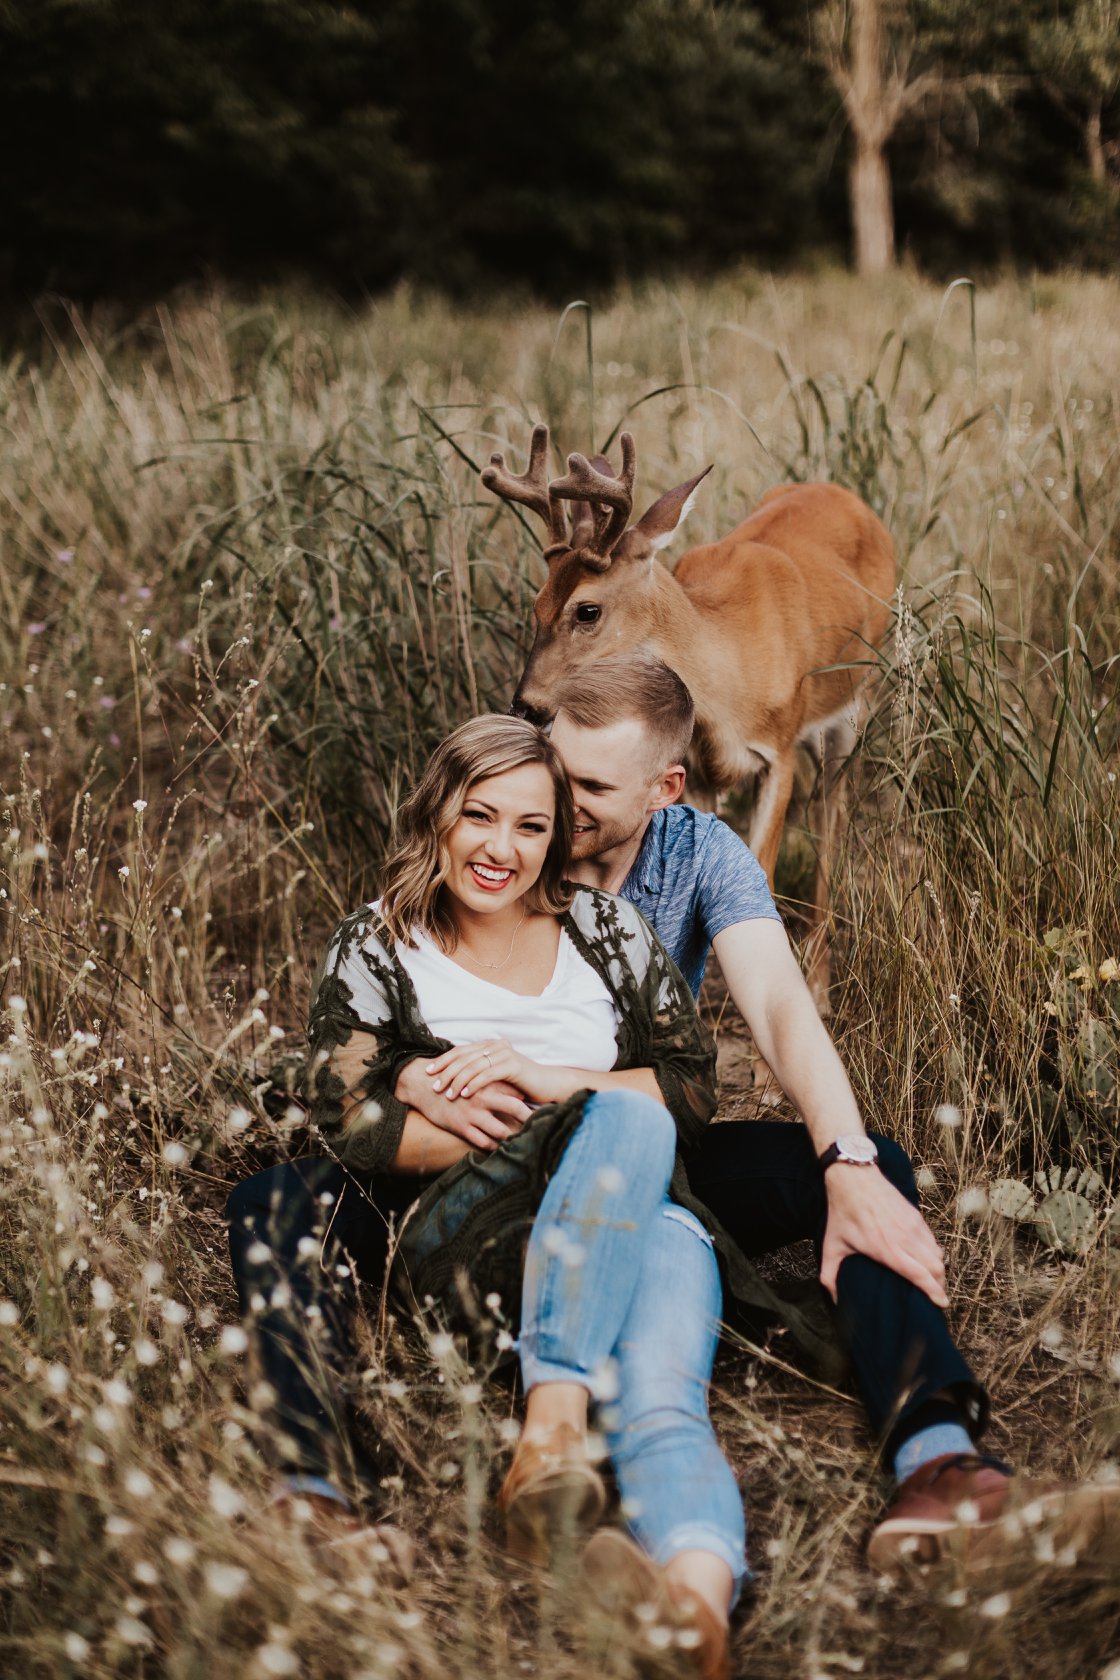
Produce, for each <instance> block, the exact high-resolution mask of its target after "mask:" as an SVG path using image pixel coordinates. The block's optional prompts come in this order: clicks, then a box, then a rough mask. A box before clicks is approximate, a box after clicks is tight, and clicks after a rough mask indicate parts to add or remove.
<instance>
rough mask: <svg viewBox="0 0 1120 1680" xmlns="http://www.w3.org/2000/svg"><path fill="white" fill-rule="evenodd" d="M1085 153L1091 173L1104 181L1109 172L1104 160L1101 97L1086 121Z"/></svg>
mask: <svg viewBox="0 0 1120 1680" xmlns="http://www.w3.org/2000/svg"><path fill="white" fill-rule="evenodd" d="M1085 153H1086V156H1087V158H1088V160H1089V173H1090V175H1091V176H1092V177H1093V179H1094V181H1104V180H1105V179H1106V178H1107V173H1108V172H1107V170H1106V168H1105V162H1104V147H1103V146H1102V144H1101V101H1100V100H1099V99H1098V100H1097V101H1096V103H1095V105H1094V106H1093V107H1092V109H1091V110H1090V112H1089V115H1088V118H1087V120H1086V123H1085Z"/></svg>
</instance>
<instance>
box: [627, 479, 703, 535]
mask: <svg viewBox="0 0 1120 1680" xmlns="http://www.w3.org/2000/svg"><path fill="white" fill-rule="evenodd" d="M711 470H712V469H711V467H705V468H704V471H703V472H701V473H697V474H696V477H695V478H690V479H688V480H687V481H686V482H685V483H684V484H678V485H677V487H676V489H675V490H666V492H665V494H664V495H663V496H659V497H658V498H657V500H656V501H655V502H654V504H653V506H652V507H650V508H647V509H646V511H645V513H643V515H642V517H641V518H640V519H639V520H638V523H637V524H636V525H635V526H633V527H632V528H631V529H630V530H629V531H627V533H626V538H625V539H624V541H627V542H628V541H629V539H630V538H633V537H636V538H639V539H642V540H641V541H640V542H639V543H635V544H634V545H633V546H634V548H636V549H637V548H639V547H640V548H641V549H643V550H645V549H651V550H655V549H659V548H664V547H665V545H666V543H668V542H670V541H671V540H672V537H673V532H674V531H675V530H676V528H677V526H678V525H679V524H680V523H681V521H682V519H684V518H685V516H686V515H687V514H688V513H689V511H690V510H691V508H692V504H693V502H694V501H695V499H696V492H697V490H699V488H700V485H701V484H702V483H703V481H704V479H706V478H707V476H708V474H709V473H710V472H711Z"/></svg>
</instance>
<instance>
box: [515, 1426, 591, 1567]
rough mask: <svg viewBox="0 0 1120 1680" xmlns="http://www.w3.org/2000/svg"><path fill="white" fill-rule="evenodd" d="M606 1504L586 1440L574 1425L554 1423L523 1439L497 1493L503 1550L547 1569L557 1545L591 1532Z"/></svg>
mask: <svg viewBox="0 0 1120 1680" xmlns="http://www.w3.org/2000/svg"><path fill="white" fill-rule="evenodd" d="M606 1503H607V1494H606V1489H605V1488H604V1486H603V1481H602V1477H601V1476H600V1475H599V1473H598V1471H597V1470H595V1468H594V1467H593V1465H592V1463H591V1460H590V1456H589V1454H588V1445H587V1437H586V1435H584V1434H583V1433H582V1432H581V1431H580V1430H578V1429H576V1428H575V1427H574V1425H572V1424H570V1423H561V1424H558V1425H557V1426H556V1428H555V1429H553V1430H552V1431H551V1432H550V1433H549V1434H548V1435H547V1436H544V1437H534V1438H532V1439H530V1440H526V1439H525V1438H524V1436H522V1438H521V1440H520V1441H519V1442H518V1445H517V1451H516V1452H515V1453H514V1455H513V1463H512V1464H511V1465H510V1467H509V1474H508V1475H507V1477H506V1479H505V1481H504V1482H503V1483H502V1487H501V1491H500V1493H499V1494H498V1505H499V1507H500V1509H501V1510H502V1511H503V1512H504V1513H505V1519H506V1546H507V1548H508V1550H509V1551H510V1552H511V1553H512V1554H513V1556H514V1557H518V1558H521V1559H522V1560H523V1561H524V1562H526V1563H536V1564H542V1565H547V1564H548V1563H550V1562H551V1561H552V1556H553V1552H554V1550H555V1548H556V1546H557V1545H560V1544H565V1543H566V1544H568V1545H573V1544H575V1543H577V1542H578V1541H579V1540H580V1539H582V1538H583V1536H584V1535H585V1534H589V1533H590V1532H591V1530H592V1529H593V1528H594V1527H595V1525H596V1523H597V1522H598V1521H599V1518H600V1517H601V1516H602V1514H603V1508H604V1506H605V1505H606Z"/></svg>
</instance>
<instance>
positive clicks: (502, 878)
mask: <svg viewBox="0 0 1120 1680" xmlns="http://www.w3.org/2000/svg"><path fill="white" fill-rule="evenodd" d="M469 868H470V872H471V874H472V875H473V876H474V880H475V885H476V886H479V887H481V888H482V890H483V892H501V890H502V888H503V887H504V886H506V885H507V883H508V882H509V881H510V880H511V879H512V876H513V870H512V869H499V868H497V867H496V865H494V864H492V863H472V864H470V865H469Z"/></svg>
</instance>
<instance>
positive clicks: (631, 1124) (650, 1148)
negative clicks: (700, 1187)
mask: <svg viewBox="0 0 1120 1680" xmlns="http://www.w3.org/2000/svg"><path fill="white" fill-rule="evenodd" d="M583 1124H584V1126H585V1127H589V1128H590V1129H592V1130H593V1131H594V1132H595V1133H596V1134H597V1135H598V1136H599V1137H600V1138H601V1140H602V1147H603V1149H604V1152H605V1158H606V1159H608V1160H612V1161H620V1160H621V1159H623V1158H626V1159H635V1160H638V1161H647V1162H659V1163H663V1164H667V1170H668V1171H669V1172H671V1171H672V1163H673V1160H674V1158H675V1156H676V1152H677V1128H676V1124H675V1122H674V1120H673V1116H672V1115H671V1114H670V1113H669V1110H668V1109H667V1108H666V1107H665V1105H664V1103H660V1102H657V1101H656V1100H655V1099H654V1098H653V1097H647V1096H646V1095H645V1093H644V1092H642V1091H628V1090H625V1089H622V1090H613V1091H596V1092H595V1093H594V1095H593V1096H592V1097H591V1099H590V1100H589V1102H588V1104H587V1107H586V1109H585V1110H584V1115H583Z"/></svg>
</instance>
